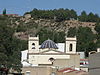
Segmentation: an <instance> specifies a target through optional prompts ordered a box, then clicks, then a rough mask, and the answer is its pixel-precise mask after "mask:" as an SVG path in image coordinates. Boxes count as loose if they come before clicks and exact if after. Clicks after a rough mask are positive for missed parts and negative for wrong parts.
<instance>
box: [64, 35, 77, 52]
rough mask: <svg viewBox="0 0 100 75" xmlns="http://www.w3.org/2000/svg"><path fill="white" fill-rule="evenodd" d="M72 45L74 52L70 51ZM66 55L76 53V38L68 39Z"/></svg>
mask: <svg viewBox="0 0 100 75" xmlns="http://www.w3.org/2000/svg"><path fill="white" fill-rule="evenodd" d="M70 44H72V51H70V50H69V48H70ZM65 48H66V49H65V52H66V53H76V37H75V38H68V37H67V38H66V46H65Z"/></svg>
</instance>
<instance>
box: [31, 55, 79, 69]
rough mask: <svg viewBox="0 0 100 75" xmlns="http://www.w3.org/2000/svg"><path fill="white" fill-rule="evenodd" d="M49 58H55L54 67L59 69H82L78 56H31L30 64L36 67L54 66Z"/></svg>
mask: <svg viewBox="0 0 100 75" xmlns="http://www.w3.org/2000/svg"><path fill="white" fill-rule="evenodd" d="M49 58H54V59H55V61H54V62H53V65H54V66H59V67H77V68H79V67H80V56H79V55H78V54H72V55H30V56H29V63H31V64H34V65H41V64H48V65H49V64H52V62H51V61H49Z"/></svg>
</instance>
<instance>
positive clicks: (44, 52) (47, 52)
mask: <svg viewBox="0 0 100 75" xmlns="http://www.w3.org/2000/svg"><path fill="white" fill-rule="evenodd" d="M40 53H43V54H65V53H64V52H61V51H58V50H46V51H42V52H40Z"/></svg>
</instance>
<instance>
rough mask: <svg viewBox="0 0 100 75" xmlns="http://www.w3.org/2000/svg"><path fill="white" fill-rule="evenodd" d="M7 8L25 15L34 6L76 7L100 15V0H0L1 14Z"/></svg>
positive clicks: (48, 7)
mask: <svg viewBox="0 0 100 75" xmlns="http://www.w3.org/2000/svg"><path fill="white" fill-rule="evenodd" d="M4 8H6V10H7V13H8V14H19V15H23V14H24V13H25V12H27V11H31V10H32V9H33V8H37V9H58V8H68V9H74V10H76V11H77V13H78V14H80V12H81V11H83V10H85V11H86V12H87V13H89V12H93V13H97V14H99V15H100V0H0V14H2V11H3V9H4Z"/></svg>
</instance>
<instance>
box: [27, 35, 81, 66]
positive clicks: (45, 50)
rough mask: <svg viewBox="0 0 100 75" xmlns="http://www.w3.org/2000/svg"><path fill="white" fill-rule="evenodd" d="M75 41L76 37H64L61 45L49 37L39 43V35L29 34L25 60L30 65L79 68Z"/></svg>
mask: <svg viewBox="0 0 100 75" xmlns="http://www.w3.org/2000/svg"><path fill="white" fill-rule="evenodd" d="M76 43H77V39H76V37H66V38H65V43H63V46H62V45H57V44H56V43H55V42H53V41H52V40H50V39H48V40H46V41H44V42H43V43H42V44H41V45H39V36H37V37H32V36H29V38H28V51H27V62H28V63H29V64H31V66H54V67H58V68H64V67H73V68H79V67H80V55H79V54H78V53H77V52H76ZM58 44H59V43H58ZM59 49H60V50H59ZM62 49H63V50H62Z"/></svg>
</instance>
